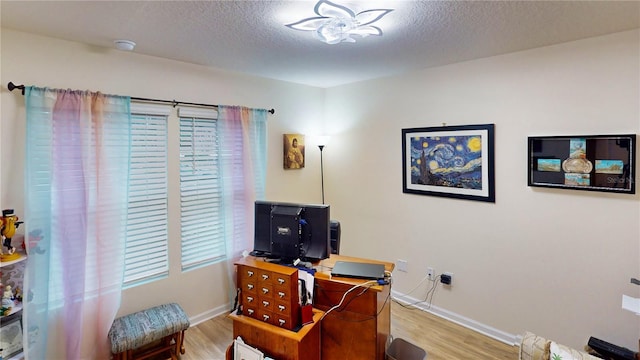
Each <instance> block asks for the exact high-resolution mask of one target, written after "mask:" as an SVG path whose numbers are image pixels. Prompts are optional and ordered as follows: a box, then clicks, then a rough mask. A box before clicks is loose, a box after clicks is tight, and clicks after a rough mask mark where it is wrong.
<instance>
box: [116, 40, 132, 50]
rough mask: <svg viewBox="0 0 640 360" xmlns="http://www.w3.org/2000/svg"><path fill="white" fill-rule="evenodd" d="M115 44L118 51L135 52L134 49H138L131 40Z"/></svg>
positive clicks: (119, 41)
mask: <svg viewBox="0 0 640 360" xmlns="http://www.w3.org/2000/svg"><path fill="white" fill-rule="evenodd" d="M113 43H114V44H115V45H116V49H118V50H124V51H133V48H134V47H136V43H134V42H133V41H131V40H115V41H114V42H113Z"/></svg>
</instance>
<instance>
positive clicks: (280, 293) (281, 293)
mask: <svg viewBox="0 0 640 360" xmlns="http://www.w3.org/2000/svg"><path fill="white" fill-rule="evenodd" d="M285 295H286V294H285V293H283V292H282V291H278V296H280V298H283V297H285Z"/></svg>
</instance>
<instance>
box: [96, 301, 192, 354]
mask: <svg viewBox="0 0 640 360" xmlns="http://www.w3.org/2000/svg"><path fill="white" fill-rule="evenodd" d="M189 325H190V324H189V318H188V317H187V314H185V312H184V310H182V307H180V305H178V304H176V303H171V304H165V305H160V306H156V307H153V308H151V309H147V310H142V311H138V312H136V313H133V314H129V315H125V316H122V317H119V318H117V319H115V320H114V321H113V325H111V329H110V330H109V340H110V341H111V353H113V354H118V353H121V352H123V351H127V350H133V349H137V348H139V347H141V346H143V345H147V344H150V343H152V342H154V341H156V340H160V339H162V338H163V337H165V336H169V335H171V334H175V333H177V332H180V331H183V330H186V329H188V328H189Z"/></svg>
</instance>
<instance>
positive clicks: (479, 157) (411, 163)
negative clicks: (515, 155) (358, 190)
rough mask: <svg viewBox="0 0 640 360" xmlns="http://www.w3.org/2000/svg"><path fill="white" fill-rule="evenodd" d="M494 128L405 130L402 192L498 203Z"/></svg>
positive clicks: (464, 127)
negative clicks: (495, 181) (496, 199)
mask: <svg viewBox="0 0 640 360" xmlns="http://www.w3.org/2000/svg"><path fill="white" fill-rule="evenodd" d="M493 148H494V124H483V125H462V126H442V127H425V128H413V129H402V192H404V193H408V194H419V195H432V196H443V197H450V198H456V199H466V200H477V201H486V202H495V184H494V178H495V170H494V151H493Z"/></svg>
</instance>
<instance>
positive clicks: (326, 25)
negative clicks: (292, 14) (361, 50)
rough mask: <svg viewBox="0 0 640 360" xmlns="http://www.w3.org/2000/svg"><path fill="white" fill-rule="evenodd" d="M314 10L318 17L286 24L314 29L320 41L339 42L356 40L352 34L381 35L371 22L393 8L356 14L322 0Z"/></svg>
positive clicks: (304, 29)
mask: <svg viewBox="0 0 640 360" xmlns="http://www.w3.org/2000/svg"><path fill="white" fill-rule="evenodd" d="M313 11H314V12H315V13H316V14H318V16H317V17H311V18H306V19H303V20H300V21H298V22H295V23H292V24H287V25H285V26H287V27H289V28H291V29H294V30H301V31H313V32H314V35H315V36H316V37H317V38H318V39H319V40H320V41H324V42H326V43H327V44H337V43H341V42H356V41H355V39H353V38H352V35H360V36H362V37H366V36H369V35H377V36H381V35H382V30H381V29H380V28H379V27H377V26H373V25H371V24H373V23H374V22H376V21H378V20H380V19H381V18H382V17H383V16H385V15H387V14H388V13H390V12H391V11H393V9H371V10H365V11H362V12H359V13H357V14H356V13H354V12H353V11H352V10H351V9H349V8H347V7H345V6H342V5H338V4H334V3H332V2H330V1H326V0H320V1H318V3H317V4H316V6H315V7H314V9H313Z"/></svg>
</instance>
